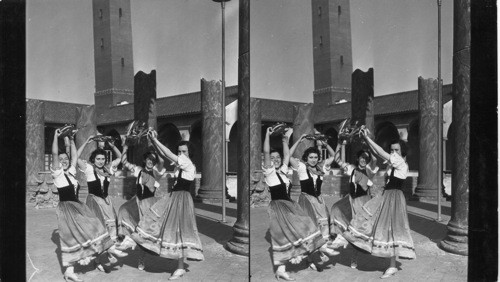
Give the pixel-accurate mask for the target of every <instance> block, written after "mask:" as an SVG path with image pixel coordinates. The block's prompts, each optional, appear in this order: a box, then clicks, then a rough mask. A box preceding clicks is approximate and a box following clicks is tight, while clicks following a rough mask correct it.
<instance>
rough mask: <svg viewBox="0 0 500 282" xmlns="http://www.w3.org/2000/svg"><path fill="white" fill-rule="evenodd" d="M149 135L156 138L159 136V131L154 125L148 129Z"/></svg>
mask: <svg viewBox="0 0 500 282" xmlns="http://www.w3.org/2000/svg"><path fill="white" fill-rule="evenodd" d="M148 137H149V138H151V139H156V138H158V133H157V132H156V130H154V129H153V128H152V127H150V128H149V131H148Z"/></svg>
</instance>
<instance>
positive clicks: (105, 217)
mask: <svg viewBox="0 0 500 282" xmlns="http://www.w3.org/2000/svg"><path fill="white" fill-rule="evenodd" d="M86 204H87V206H88V207H89V208H90V210H91V211H93V212H94V214H95V215H96V216H97V218H98V219H99V220H100V221H101V223H102V224H103V225H104V226H106V229H107V230H108V233H109V236H110V237H111V240H113V241H115V242H116V239H117V237H116V235H117V226H118V224H117V216H116V211H115V208H114V207H113V203H111V200H110V199H109V196H108V197H106V200H105V199H103V198H101V197H97V196H95V195H92V194H89V195H88V196H87V201H86Z"/></svg>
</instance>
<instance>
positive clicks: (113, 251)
mask: <svg viewBox="0 0 500 282" xmlns="http://www.w3.org/2000/svg"><path fill="white" fill-rule="evenodd" d="M108 254H111V255H113V256H114V257H119V258H123V257H126V256H128V254H127V253H124V252H122V251H120V250H117V247H116V246H115V245H113V246H111V248H109V249H108Z"/></svg>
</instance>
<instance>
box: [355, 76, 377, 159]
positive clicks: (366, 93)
mask: <svg viewBox="0 0 500 282" xmlns="http://www.w3.org/2000/svg"><path fill="white" fill-rule="evenodd" d="M351 88H352V102H351V122H352V123H355V122H358V124H359V125H365V127H366V128H367V129H368V130H370V132H371V133H372V137H373V136H374V135H373V134H375V122H374V112H373V95H374V94H373V68H370V69H369V70H368V71H367V72H363V71H361V70H360V69H356V70H355V71H354V72H353V73H352V86H351ZM349 147H350V152H349V154H350V160H355V159H356V153H357V152H358V151H359V150H361V149H363V148H368V146H367V145H363V144H361V143H360V142H353V143H352V144H350V146H349ZM353 162H354V161H353Z"/></svg>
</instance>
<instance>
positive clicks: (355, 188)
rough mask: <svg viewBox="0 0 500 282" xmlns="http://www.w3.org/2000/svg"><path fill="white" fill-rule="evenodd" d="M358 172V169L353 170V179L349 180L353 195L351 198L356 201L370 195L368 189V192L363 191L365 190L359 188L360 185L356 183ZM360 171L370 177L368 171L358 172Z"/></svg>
mask: <svg viewBox="0 0 500 282" xmlns="http://www.w3.org/2000/svg"><path fill="white" fill-rule="evenodd" d="M356 170H358V169H357V168H354V169H353V171H352V174H351V178H350V179H349V194H350V195H351V197H352V198H353V199H355V198H357V197H361V196H364V195H368V189H366V191H365V190H363V188H361V187H359V186H360V185H358V184H356V183H354V182H355V181H356V180H355V177H354V173H355V172H356ZM358 171H359V172H361V173H362V174H364V175H366V176H367V177H368V175H367V173H366V170H358Z"/></svg>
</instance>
